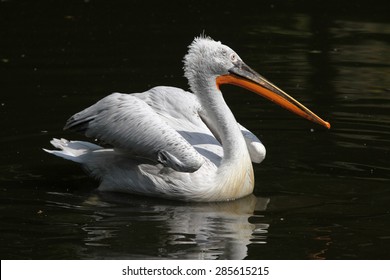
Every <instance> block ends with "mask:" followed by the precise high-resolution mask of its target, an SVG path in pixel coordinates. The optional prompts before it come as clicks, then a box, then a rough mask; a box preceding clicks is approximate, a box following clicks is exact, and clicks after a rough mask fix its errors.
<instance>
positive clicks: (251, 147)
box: [45, 36, 330, 201]
mask: <svg viewBox="0 0 390 280" xmlns="http://www.w3.org/2000/svg"><path fill="white" fill-rule="evenodd" d="M184 74H185V77H186V78H187V79H188V82H189V86H190V89H191V91H192V92H188V91H184V90H182V89H179V88H175V87H167V86H158V87H154V88H152V89H150V90H148V91H145V92H142V93H133V94H122V93H113V94H111V95H108V96H107V97H105V98H103V99H101V100H100V101H98V102H97V103H96V104H94V105H92V106H91V107H88V108H86V109H85V110H83V111H81V112H79V113H77V114H75V115H73V116H72V117H71V118H70V119H69V120H68V121H67V123H66V125H65V127H64V129H68V130H72V131H76V132H80V133H83V134H85V135H86V136H88V137H91V138H93V139H98V140H100V141H102V142H104V143H107V144H109V145H110V147H103V146H99V145H96V144H93V143H89V142H83V141H68V140H65V139H53V140H52V141H51V144H52V145H53V146H54V147H56V148H57V149H58V150H52V151H49V150H45V151H47V152H49V153H51V154H54V155H56V156H59V157H62V158H65V159H68V160H71V161H74V162H78V163H80V164H82V166H83V167H84V168H85V169H86V170H87V171H88V172H89V173H90V174H91V175H92V176H93V177H95V178H97V179H99V180H100V182H101V183H100V186H99V190H101V191H115V192H124V193H132V194H141V195H147V196H158V197H163V198H168V199H178V200H187V201H228V200H234V199H238V198H241V197H244V196H246V195H249V194H251V193H252V192H253V188H254V174H253V168H252V162H255V163H260V162H261V161H262V160H263V159H264V158H265V154H266V150H265V147H264V146H263V144H262V143H261V142H260V140H259V139H258V138H257V137H256V136H255V135H254V134H252V133H251V132H250V131H248V130H247V129H246V128H244V127H243V126H241V125H240V124H238V123H237V121H236V119H235V117H234V115H233V113H232V112H231V111H230V109H229V107H228V106H227V104H226V102H225V100H224V98H223V95H222V93H221V91H220V85H222V84H234V85H238V86H241V87H243V88H246V89H248V90H250V91H253V92H255V93H257V94H259V95H261V96H263V97H265V98H268V99H270V100H271V101H273V102H275V103H277V104H279V105H281V106H282V107H284V108H286V109H288V110H290V111H292V112H294V113H296V114H298V115H300V116H302V117H304V118H307V119H309V120H311V121H313V122H316V123H318V124H321V125H323V126H325V127H327V128H329V127H330V125H329V123H327V122H325V121H323V120H322V119H320V118H319V117H318V116H316V115H315V114H314V113H313V112H311V111H310V110H309V109H307V108H306V107H305V106H303V105H302V104H300V103H299V102H298V101H296V100H295V99H293V98H292V97H291V96H289V95H287V94H286V93H285V92H283V91H282V90H281V89H279V88H277V87H276V86H275V85H273V84H272V83H270V82H269V81H267V80H266V79H265V78H264V77H262V76H260V75H259V74H258V73H256V72H255V71H254V70H252V69H251V68H250V67H249V66H247V65H246V64H245V63H244V62H243V61H242V60H241V58H240V57H239V56H238V55H237V53H236V52H234V51H233V50H232V49H231V48H229V47H228V46H226V45H223V44H221V43H220V42H216V41H214V40H212V39H211V38H209V37H204V36H201V37H197V38H195V39H194V41H193V42H192V44H191V45H190V46H189V49H188V53H187V54H186V56H185V57H184Z"/></svg>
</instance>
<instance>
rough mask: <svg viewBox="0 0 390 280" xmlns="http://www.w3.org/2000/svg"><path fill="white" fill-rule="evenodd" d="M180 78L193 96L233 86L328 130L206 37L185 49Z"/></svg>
mask: <svg viewBox="0 0 390 280" xmlns="http://www.w3.org/2000/svg"><path fill="white" fill-rule="evenodd" d="M184 76H185V77H186V78H187V79H188V82H189V85H190V88H191V90H192V91H193V92H194V93H196V94H202V92H200V90H199V89H200V88H205V87H207V86H210V85H214V86H215V87H217V88H218V89H219V86H220V85H222V84H233V85H236V86H240V87H243V88H245V89H248V90H250V91H253V92H255V93H257V94H259V95H261V96H263V97H265V98H267V99H269V100H271V101H272V102H275V103H276V104H278V105H280V106H282V107H284V108H285V109H287V110H289V111H291V112H293V113H295V114H297V115H299V116H301V117H303V118H306V119H308V120H310V121H312V122H315V123H317V124H320V125H322V126H325V127H326V128H330V124H329V123H328V122H326V121H324V120H322V119H321V118H320V117H318V116H317V115H316V114H314V113H313V112H312V111H310V110H309V109H308V108H306V107H305V106H304V105H302V104H301V103H299V102H298V101H297V100H295V99H294V98H293V97H291V96H290V95H288V94H287V93H285V92H284V91H283V90H281V89H280V88H278V87H277V86H275V85H274V84H272V83H271V82H269V81H267V80H266V79H265V78H264V77H262V76H261V75H260V74H258V73H257V72H256V71H254V70H253V69H252V68H250V67H249V66H248V65H246V64H245V63H244V62H243V61H242V59H241V58H240V56H239V55H238V54H237V53H236V52H235V51H234V50H232V49H231V48H229V47H228V46H226V45H223V44H222V43H221V42H217V41H214V40H213V39H211V38H210V37H205V36H200V37H196V38H195V39H194V41H193V42H192V43H191V45H190V46H189V47H188V53H187V54H186V55H185V57H184ZM199 85H200V87H199Z"/></svg>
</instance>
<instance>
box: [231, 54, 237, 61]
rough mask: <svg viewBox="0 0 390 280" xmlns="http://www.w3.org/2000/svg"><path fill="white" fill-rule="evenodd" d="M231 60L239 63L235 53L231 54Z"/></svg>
mask: <svg viewBox="0 0 390 280" xmlns="http://www.w3.org/2000/svg"><path fill="white" fill-rule="evenodd" d="M230 60H231V61H232V62H236V61H237V55H236V54H235V53H232V54H230Z"/></svg>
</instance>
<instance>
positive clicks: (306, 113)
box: [216, 61, 330, 129]
mask: <svg viewBox="0 0 390 280" xmlns="http://www.w3.org/2000/svg"><path fill="white" fill-rule="evenodd" d="M216 83H217V86H218V88H219V86H220V85H222V84H232V85H236V86H240V87H242V88H245V89H247V90H250V91H253V92H254V93H257V94H259V95H261V96H263V97H265V98H267V99H269V100H271V101H272V102H275V103H276V104H278V105H280V106H282V107H283V108H285V109H287V110H289V111H291V112H293V113H295V114H297V115H298V116H301V117H303V118H305V119H308V120H310V121H312V122H315V123H317V124H320V125H322V126H324V127H326V128H328V129H329V128H330V123H328V122H326V121H324V120H323V119H321V118H320V117H319V116H317V115H316V114H314V113H313V112H312V111H310V110H309V109H308V108H306V107H305V106H303V105H302V104H301V103H299V102H298V101H297V100H295V99H294V98H292V97H291V96H290V95H288V94H287V93H285V92H284V91H283V90H281V89H279V88H278V87H277V86H275V85H273V84H272V83H270V82H269V81H267V80H266V79H265V78H264V77H262V76H261V75H260V74H258V73H256V72H255V71H254V70H252V69H251V68H250V67H249V66H247V65H246V64H245V63H243V62H242V61H239V62H238V63H237V65H236V66H234V67H232V68H231V69H229V74H227V75H222V76H219V77H217V79H216Z"/></svg>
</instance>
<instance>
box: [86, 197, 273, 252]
mask: <svg viewBox="0 0 390 280" xmlns="http://www.w3.org/2000/svg"><path fill="white" fill-rule="evenodd" d="M101 199H102V200H101ZM268 201H269V199H267V198H261V197H260V198H256V197H255V196H253V195H251V196H249V197H246V198H244V199H240V200H237V201H233V202H228V203H199V204H193V203H191V204H189V203H178V202H171V201H165V200H155V199H145V198H139V197H132V196H129V197H127V196H123V195H118V194H99V195H93V196H91V197H89V198H88V199H87V200H86V201H85V202H84V203H83V204H84V207H85V209H86V210H87V211H88V212H89V211H93V214H89V216H90V217H93V218H94V221H91V222H89V223H88V224H87V225H85V226H83V227H82V230H83V231H85V233H86V235H87V237H86V238H85V239H84V241H85V245H87V246H106V247H112V244H116V243H117V239H118V238H120V237H123V236H127V238H128V244H126V243H125V244H124V243H123V240H122V243H121V245H120V246H122V250H123V253H122V254H123V255H122V256H120V255H115V256H112V255H111V253H110V251H111V252H112V249H113V248H110V249H109V250H102V251H101V252H99V250H96V255H94V257H95V258H107V257H108V258H110V257H120V258H139V257H142V256H145V255H146V254H149V252H148V251H145V252H142V248H137V250H138V251H139V252H138V254H134V247H137V245H136V244H137V241H138V240H142V239H143V238H148V242H151V243H153V244H159V247H160V248H156V252H155V253H156V255H155V257H160V258H178V259H216V258H218V259H243V258H245V257H247V246H248V245H249V244H250V243H256V244H265V243H266V234H267V229H268V226H269V225H268V224H267V223H259V222H257V223H253V222H250V221H249V219H250V218H251V217H253V216H254V211H265V209H266V207H267V204H268ZM257 218H261V215H257ZM144 223H153V224H155V226H156V227H154V228H153V229H152V230H153V231H154V232H143V233H142V232H141V233H140V228H142V224H144ZM149 230H150V229H149ZM126 247H128V249H129V248H131V247H133V249H131V250H130V249H129V250H128V251H127V250H126V249H125V248H126ZM115 249H117V248H115ZM114 251H116V250H114Z"/></svg>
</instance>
